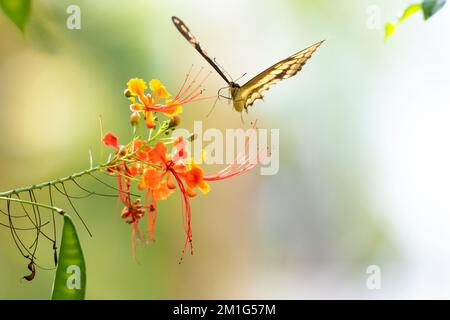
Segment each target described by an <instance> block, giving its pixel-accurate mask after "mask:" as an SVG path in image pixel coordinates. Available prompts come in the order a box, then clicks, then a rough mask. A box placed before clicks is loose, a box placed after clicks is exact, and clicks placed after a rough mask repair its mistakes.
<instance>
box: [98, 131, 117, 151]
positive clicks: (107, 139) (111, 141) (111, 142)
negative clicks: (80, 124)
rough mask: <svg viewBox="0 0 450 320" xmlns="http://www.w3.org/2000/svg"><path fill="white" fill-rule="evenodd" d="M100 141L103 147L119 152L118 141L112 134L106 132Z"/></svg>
mask: <svg viewBox="0 0 450 320" xmlns="http://www.w3.org/2000/svg"><path fill="white" fill-rule="evenodd" d="M102 141H103V143H104V144H105V145H107V146H109V147H114V148H116V149H117V150H119V143H118V139H117V137H116V136H115V135H114V134H113V133H112V132H108V133H107V134H105V135H104V137H103V139H102Z"/></svg>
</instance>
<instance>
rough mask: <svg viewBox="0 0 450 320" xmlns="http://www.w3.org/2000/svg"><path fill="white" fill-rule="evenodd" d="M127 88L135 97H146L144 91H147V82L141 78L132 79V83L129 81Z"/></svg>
mask: <svg viewBox="0 0 450 320" xmlns="http://www.w3.org/2000/svg"><path fill="white" fill-rule="evenodd" d="M127 86H128V90H130V92H131V93H132V94H133V95H137V96H142V95H144V90H145V89H147V84H146V83H145V81H144V80H142V79H139V78H133V79H130V81H128V83H127Z"/></svg>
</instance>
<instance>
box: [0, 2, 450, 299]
mask: <svg viewBox="0 0 450 320" xmlns="http://www.w3.org/2000/svg"><path fill="white" fill-rule="evenodd" d="M408 3H409V2H408V1H401V0H397V1H392V0H379V1H377V0H372V1H367V0H363V1H361V0H345V1H344V0H341V1H329V0H316V1H307V0H290V1H282V2H280V1H275V0H273V1H269V0H264V1H257V0H253V1H245V2H244V1H238V0H227V1H214V2H211V1H206V0H195V1H143V0H140V1H121V2H119V1H114V2H111V1H100V0H97V1H75V0H71V1H66V0H58V1H56V0H54V1H50V0H47V1H44V0H37V1H34V2H33V8H32V9H33V10H32V16H31V20H30V24H29V26H28V28H27V31H26V33H25V36H23V35H22V34H21V32H20V31H19V30H18V29H17V28H16V27H15V26H14V25H13V24H12V23H11V22H10V21H9V20H8V19H7V18H6V17H5V16H4V15H3V14H1V15H0V137H1V139H0V190H8V189H11V188H15V187H19V186H24V185H29V184H33V183H38V182H42V181H46V180H49V179H52V178H56V177H62V176H66V175H68V174H71V173H73V172H76V171H81V170H84V169H86V168H87V167H88V166H89V155H88V151H89V150H92V152H93V154H94V160H96V161H98V155H99V150H100V128H99V123H98V117H99V115H102V117H103V123H104V126H105V129H106V130H113V131H114V132H115V133H117V134H118V135H119V136H120V137H122V139H123V140H124V141H125V140H126V139H128V138H129V137H130V136H131V131H130V127H129V126H128V125H127V123H128V122H127V121H128V120H127V119H128V116H129V110H128V103H127V100H126V99H125V98H124V97H123V90H124V88H125V84H126V82H127V81H128V79H129V78H131V77H141V78H144V79H151V78H155V77H156V78H159V79H161V81H163V82H164V83H165V84H166V85H167V87H168V88H170V89H171V91H176V89H177V88H178V86H179V84H180V82H181V80H182V78H183V76H184V73H185V72H186V70H187V69H188V68H189V66H190V65H191V64H194V65H195V66H197V67H200V66H204V67H206V68H207V69H211V68H210V67H209V66H208V65H207V64H206V62H205V61H203V60H202V58H201V57H200V55H199V54H198V53H197V52H195V51H194V50H193V49H192V47H191V46H190V45H189V44H188V43H187V42H186V40H185V39H183V38H182V37H181V36H180V34H179V33H178V31H177V30H176V29H175V28H174V27H173V25H172V22H171V20H170V17H171V16H172V15H177V16H179V17H180V18H182V19H183V20H185V22H186V23H187V24H188V26H189V27H190V29H191V31H192V32H193V33H194V35H196V36H197V37H198V38H199V40H200V41H201V42H202V44H203V45H204V46H205V47H206V48H207V49H208V51H209V52H210V54H211V55H213V56H215V57H217V58H218V61H219V62H220V63H221V64H222V65H223V66H224V67H225V68H226V70H227V71H228V72H229V73H231V74H232V75H233V77H235V78H238V77H239V76H241V75H242V74H243V73H244V72H246V73H247V76H245V77H244V79H242V80H241V83H242V82H243V81H246V80H248V79H250V77H252V76H253V75H255V74H256V73H258V72H260V71H262V70H263V69H264V68H265V67H267V66H269V65H272V64H273V63H274V62H276V61H278V60H279V59H281V58H284V57H286V56H288V55H289V54H291V53H293V52H296V51H298V50H300V49H302V48H305V47H307V46H309V45H311V44H312V43H315V42H317V41H319V40H322V39H326V42H325V43H324V45H323V46H322V47H321V48H320V49H319V50H318V52H317V53H316V54H315V55H314V56H313V58H312V59H311V60H310V62H308V64H307V65H306V67H305V68H304V70H303V71H302V72H301V73H300V74H299V75H298V76H296V77H295V78H292V79H289V80H286V81H284V82H283V83H281V84H278V85H277V86H275V87H274V88H272V89H271V90H270V92H268V93H267V94H266V98H265V101H264V102H258V103H257V104H256V105H255V106H254V107H252V108H251V110H250V112H249V115H248V116H245V122H246V124H248V123H249V122H250V121H253V120H255V119H257V120H258V123H259V126H260V127H262V128H279V129H280V171H279V173H278V174H277V175H275V176H260V175H259V174H258V172H257V170H255V171H254V172H252V173H250V174H248V175H245V176H241V177H239V178H236V179H233V180H227V181H224V182H220V183H216V184H213V185H212V191H211V192H210V194H209V195H207V196H198V197H197V198H195V199H193V201H192V206H193V232H194V246H195V247H194V250H195V255H194V256H192V257H191V256H189V255H187V256H186V257H185V260H184V262H183V263H182V264H181V265H179V264H178V259H179V254H180V250H181V247H182V244H183V240H184V231H183V228H182V223H181V213H180V212H181V208H180V202H179V197H177V196H173V197H171V198H170V200H168V201H165V202H164V203H161V205H160V211H159V212H160V214H159V218H158V222H157V227H156V231H155V236H156V238H157V240H156V242H155V243H154V244H153V245H151V246H147V247H145V246H139V247H138V258H139V263H137V262H136V261H134V260H133V257H132V254H131V243H130V232H131V230H130V227H129V226H128V225H126V224H125V223H123V221H121V219H120V216H119V211H120V209H119V208H118V207H117V203H116V201H115V200H114V199H109V198H106V199H105V198H93V199H86V200H82V201H78V202H77V205H78V209H79V211H80V212H81V214H82V215H83V218H84V219H85V220H86V222H87V224H88V225H89V227H90V229H91V230H92V231H93V234H94V236H93V238H90V237H89V235H88V234H87V232H86V231H85V230H84V229H83V228H82V225H81V223H80V221H79V220H76V219H75V221H76V223H77V226H78V230H79V234H80V237H81V241H82V244H83V248H84V252H85V256H86V260H87V268H88V288H87V298H88V299H216V298H220V299H250V298H275V299H281V298H286V299H293V298H297V299H299V298H301V299H310V298H326V299H328V298H361V299H366V298H374V299H379V298H450V272H449V270H450V252H449V250H448V243H450V233H449V232H448V229H449V224H450V167H449V163H450V150H449V147H448V146H449V144H448V140H449V137H450V125H449V122H450V104H449V101H450V99H449V98H450V90H449V89H450V72H449V71H450V62H449V59H448V57H449V56H450V45H449V39H450V34H449V33H450V10H449V8H447V7H446V8H444V9H443V10H442V11H441V12H439V13H438V14H437V15H436V16H435V17H433V18H432V19H431V20H429V21H427V22H423V20H422V18H421V16H420V14H417V16H416V17H413V18H411V19H410V20H409V21H407V22H405V23H404V25H403V26H402V27H401V28H400V29H399V30H398V32H397V33H396V34H395V35H394V36H393V37H392V39H391V40H390V41H389V42H388V43H384V42H383V31H384V30H383V25H384V23H385V22H386V21H388V20H392V19H393V18H395V17H396V16H397V15H398V14H399V12H400V10H401V9H403V8H404V7H405V6H406V5H407V4H408ZM71 4H77V5H79V6H80V8H81V30H68V29H67V28H66V19H67V17H68V14H67V13H66V9H67V7H68V6H69V5H71ZM374 8H375V9H376V10H379V11H378V12H379V18H380V21H379V28H377V27H376V25H375V27H374V25H373V24H371V23H369V24H368V20H369V19H370V16H369V13H370V12H373V9H374ZM222 86H223V82H222V80H221V79H220V78H219V76H218V75H216V74H215V73H213V74H212V75H211V77H210V80H209V81H208V83H207V89H208V92H209V93H210V94H215V93H216V91H217V89H218V88H220V87H222ZM211 104H212V102H211V101H205V102H201V103H200V102H199V103H196V104H192V105H189V106H188V107H187V108H186V109H185V113H184V115H183V126H184V127H186V128H188V129H189V128H192V122H193V121H194V120H205V122H204V125H205V126H207V127H216V128H220V129H222V130H224V129H225V128H230V127H240V126H242V123H241V119H240V116H239V114H237V113H236V112H234V111H232V109H231V106H230V105H228V104H227V103H226V102H222V103H221V104H220V105H219V106H218V107H217V108H216V109H215V111H214V112H213V114H212V116H210V117H209V118H207V119H206V117H205V116H206V113H207V112H208V111H209V109H210V107H211ZM214 169H215V168H214ZM83 184H84V185H85V186H87V187H90V188H97V187H98V188H99V186H98V185H97V184H96V183H95V182H94V181H92V180H89V179H88V180H85V181H83ZM74 192H75V191H74ZM40 196H42V197H44V196H45V194H43V195H40ZM2 205H4V204H2ZM65 206H66V207H68V205H67V204H65ZM69 212H70V210H69ZM72 216H73V214H72ZM2 219H3V218H2ZM60 220H61V219H60ZM58 227H59V228H60V227H61V221H59V222H58ZM39 254H40V256H39V258H40V263H42V264H44V265H49V266H50V265H51V261H52V251H51V247H50V244H48V242H47V246H45V242H44V241H43V242H42V247H41V250H40V251H39ZM370 265H377V266H379V267H380V268H381V275H382V278H381V289H379V290H369V289H368V288H367V286H366V280H367V277H368V274H367V273H366V270H367V267H368V266H370ZM26 273H27V270H26V261H25V260H24V259H23V258H22V257H21V256H20V254H19V252H18V251H17V249H16V247H15V246H14V244H13V241H12V239H11V235H10V233H9V231H8V230H7V229H5V228H0V298H1V299H17V298H22V299H48V298H49V297H50V292H51V286H52V278H53V275H54V271H44V270H38V274H37V276H36V279H35V280H34V281H33V282H26V281H23V280H21V277H22V276H23V275H24V274H26Z"/></svg>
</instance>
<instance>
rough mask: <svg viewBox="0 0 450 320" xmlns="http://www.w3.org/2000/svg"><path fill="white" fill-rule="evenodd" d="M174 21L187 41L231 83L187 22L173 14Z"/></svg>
mask: <svg viewBox="0 0 450 320" xmlns="http://www.w3.org/2000/svg"><path fill="white" fill-rule="evenodd" d="M172 22H173V24H174V25H175V27H176V28H177V29H178V31H180V33H181V34H182V35H183V37H185V38H186V40H187V41H189V43H190V44H192V45H193V46H194V48H195V50H197V51H198V53H200V54H201V55H202V57H203V58H205V60H206V61H208V63H209V64H210V65H211V66H212V67H213V68H214V69H215V70H216V71H217V73H218V74H219V75H220V76H221V77H222V78H223V79H224V80H225V81H226V82H227V83H228V84H230V80H228V79H227V77H226V76H225V75H224V73H223V72H222V70H220V68H219V66H218V65H217V64H216V63H215V62H214V61H213V60H212V59H211V58H210V57H209V56H208V53H207V52H206V50H205V49H204V48H202V46H201V45H200V42H198V40H197V39H196V38H195V37H194V36H193V35H192V33H191V31H190V30H189V28H188V27H187V26H186V24H185V23H184V22H183V21H182V20H181V19H179V18H177V17H175V16H173V17H172Z"/></svg>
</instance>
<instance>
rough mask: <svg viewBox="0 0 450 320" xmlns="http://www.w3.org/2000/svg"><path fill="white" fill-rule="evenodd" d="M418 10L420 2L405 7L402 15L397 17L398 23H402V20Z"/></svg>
mask: <svg viewBox="0 0 450 320" xmlns="http://www.w3.org/2000/svg"><path fill="white" fill-rule="evenodd" d="M420 10H422V5H421V4H412V5H410V6H409V7H408V8H406V9H405V11H403V14H402V16H401V17H400V19H398V23H399V24H400V23H402V22H403V21H404V20H406V19H408V18H409V17H410V16H412V15H413V14H414V13H416V12H417V11H420Z"/></svg>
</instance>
